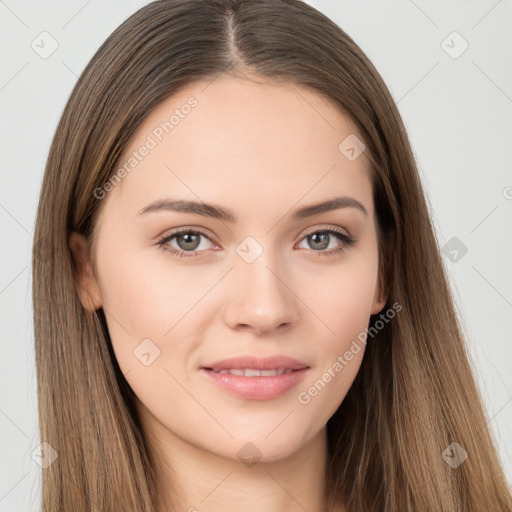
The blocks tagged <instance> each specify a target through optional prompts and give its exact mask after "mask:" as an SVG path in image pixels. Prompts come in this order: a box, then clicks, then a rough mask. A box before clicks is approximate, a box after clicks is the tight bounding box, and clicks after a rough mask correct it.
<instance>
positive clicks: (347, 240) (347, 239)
mask: <svg viewBox="0 0 512 512" xmlns="http://www.w3.org/2000/svg"><path fill="white" fill-rule="evenodd" d="M184 233H185V234H187V233H192V234H197V235H202V236H204V237H205V238H207V239H208V240H210V242H212V240H211V238H210V237H209V236H208V235H207V234H206V233H204V232H203V231H201V230H200V229H191V228H183V229H179V230H177V231H174V232H172V233H170V234H169V235H162V238H161V239H160V240H159V241H158V245H159V246H160V247H161V248H162V249H163V250H164V251H169V252H170V253H172V254H174V255H176V256H179V257H181V258H197V257H201V255H202V254H201V253H203V252H205V251H198V252H195V251H194V252H191V251H180V250H177V249H176V248H174V247H166V244H167V243H168V242H170V241H171V240H172V239H173V238H174V237H176V236H178V235H181V234H184ZM317 233H328V234H330V235H334V236H335V237H336V238H337V239H338V240H340V241H341V242H343V244H344V245H342V246H341V247H338V248H337V249H330V250H328V251H312V252H313V253H314V254H315V255H316V256H319V257H324V256H331V255H334V254H340V253H342V252H344V251H345V250H346V249H348V248H350V247H351V246H352V245H353V244H354V243H355V242H356V241H357V240H356V239H355V238H352V237H351V236H348V235H346V234H344V233H342V232H341V231H338V230H337V229H334V228H329V229H319V230H316V231H312V232H311V233H307V234H306V235H304V236H303V237H302V238H301V240H300V241H302V240H304V238H306V237H308V236H311V235H315V234H317Z"/></svg>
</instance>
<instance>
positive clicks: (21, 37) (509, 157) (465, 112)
mask: <svg viewBox="0 0 512 512" xmlns="http://www.w3.org/2000/svg"><path fill="white" fill-rule="evenodd" d="M146 3H148V2H147V1H144V0H128V1H127V0H123V1H112V0H110V1H99V0H89V1H87V0H72V1H70V0H66V1H58V2H57V1H45V2H40V1H23V0H17V1H16V0H5V1H4V0H0V48H1V65H0V109H1V115H0V150H1V151H0V158H1V160H0V170H1V184H0V223H1V224H0V225H1V240H2V251H1V252H0V258H1V261H0V269H1V274H0V310H1V314H2V317H1V326H2V327H1V333H2V337H1V348H2V351H1V354H2V357H1V358H0V379H1V386H0V432H1V438H0V452H1V468H0V512H3V511H9V512H11V511H14V510H16V511H18V512H22V511H36V510H38V509H39V504H40V499H39V493H40V473H41V468H40V466H39V465H38V464H37V463H36V462H35V461H34V460H33V458H32V453H33V451H34V450H35V449H36V447H37V446H38V444H39V442H40V440H39V437H38V436H39V433H38V423H37V422H38V419H37V390H36V373H35V365H34V347H33V331H32V302H31V286H32V281H31V245H32V237H33V226H34V219H35V211H36V206H37V201H38V194H39V189H40V185H41V179H42V175H43V169H44V164H45V160H46V157H47V155H48V149H49V145H50V141H51V138H52V137H53V133H54V130H55V128H56V125H57V121H58V119H59V117H60V115H61V112H62V109H63V107H64V105H65V103H66V101H67V98H68V96H69V94H70V92H71V89H72V87H73V86H74V84H75V82H76V80H77V77H78V75H79V74H80V73H81V71H82V69H83V68H84V67H85V65H86V64H87V62H88V61H89V60H90V58H91V57H92V55H93V54H94V52H95V51H96V49H97V48H98V47H99V46H100V44H101V43H102V42H103V41H104V40H105V39H106V38H107V36H108V35H109V34H110V33H111V32H112V31H113V30H114V29H115V28H116V27H117V26H118V25H119V24H120V23H121V22H123V21H124V20H125V19H126V18H127V17H128V16H129V15H130V14H132V13H133V12H135V11H136V10H137V9H138V8H140V7H142V6H143V5H145V4H146ZM308 3H310V4H311V5H313V6H314V7H316V8H317V9H319V10H320V11H322V12H323V13H324V14H326V15H327V16H329V17H330V18H331V19H333V20H334V21H335V22H336V23H337V24H338V25H340V26H341V28H343V29H344V30H345V31H346V32H347V33H348V34H349V35H350V36H351V37H352V38H353V39H354V40H355V41H356V43H357V44H359V46H361V48H362V49H363V51H364V52H365V53H366V54H367V55H368V57H369V58H370V59H371V60H372V62H373V63H374V64H375V66H376V68H377V69H378V71H379V72H380V73H381V75H382V77H383V78H384V81H385V82H386V84H387V85H388V87H389V88H390V90H391V93H392V95H393V97H394V98H395V100H396V101H397V103H398V107H399V109H400V112H401V114H402V116H403V119H404V122H405V125H406V127H407V130H408V132H409V136H410V139H411V142H412V145H413V149H414V151H415V155H416V158H417V161H418V165H419V168H420V172H421V176H422V179H423V182H424V184H425V190H426V193H427V195H428V200H429V204H430V206H431V209H432V215H433V218H434V222H435V225H436V233H437V236H438V239H439V241H440V243H441V244H442V246H443V247H445V249H444V251H443V252H444V257H443V260H444V262H445V265H446V269H447V272H448V275H449V277H450V281H451V284H452V287H453V290H454V293H455V296H456V300H457V307H458V310H459V314H460V317H461V320H462V323H463V327H464V329H465V331H466V333H467V337H468V345H469V349H470V354H471V359H472V364H473V367H474V368H475V372H476V375H477V379H478V384H479V386H480V389H481V392H482V395H483V397H484V400H485V405H486V409H487V415H488V419H489V425H490V427H491V429H492V432H493V435H494V436H495V439H496V443H497V446H498V448H499V453H500V456H501V458H502V461H503V464H504V466H505V469H506V471H507V476H508V478H509V479H510V480H511V481H512V339H511V335H510V332H511V331H512V265H511V263H512V222H511V221H512V169H511V162H512V58H511V57H512V1H511V0H500V1H496V0H485V1H484V0H481V1H467V0H466V1H450V2H447V1H443V2H441V1H427V0H421V1H420V0H416V1H412V0H396V1H382V0H378V1H368V0H367V1H363V0H359V1H346V0H340V1H335V0H310V1H309V2H308ZM43 32H46V33H47V34H43V35H41V33H43ZM41 38H46V39H45V41H47V44H45V48H46V50H47V51H50V50H52V46H51V45H52V44H53V45H54V46H55V45H58V46H57V47H56V48H55V50H54V51H53V53H52V54H51V55H49V56H46V55H41V49H40V48H39V49H38V51H36V49H34V47H35V48H37V44H36V43H37V41H40V39H41ZM53 41H55V42H53ZM39 46H42V45H41V43H39ZM70 341H71V340H70ZM55 363H56V364H57V361H56V362H55ZM454 441H456V440H454ZM469 457H471V454H469Z"/></svg>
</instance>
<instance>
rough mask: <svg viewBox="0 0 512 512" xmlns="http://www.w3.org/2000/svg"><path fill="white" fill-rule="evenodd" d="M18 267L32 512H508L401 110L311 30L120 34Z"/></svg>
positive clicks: (319, 26)
mask: <svg viewBox="0 0 512 512" xmlns="http://www.w3.org/2000/svg"><path fill="white" fill-rule="evenodd" d="M34 247H35V249H34V267H33V272H34V289H33V301H34V325H35V339H36V356H37V373H38V390H39V414H40V429H41V440H42V441H44V442H45V443H47V445H44V446H47V447H48V453H49V454H50V456H49V457H50V459H51V460H49V462H48V464H47V467H46V468H45V469H44V470H43V510H45V511H50V510H51V511H60V510H62V511H64V510H75V511H86V510H101V511H107V510H108V511H111V510H112V511H113V510H123V511H127V510H133V511H147V512H149V511H156V512H163V511H167V510H168V511H176V510H190V511H192V510H211V511H214V510H215V511H216V510H223V511H229V510H233V509H235V508H236V509H239V508H240V506H243V507H244V510H246V511H249V510H275V511H277V510H288V511H294V510H311V511H313V510H315V511H316V510H332V511H345V512H360V511H361V512H362V511H373V510H379V511H386V512H391V511H400V512H402V511H411V512H412V511H426V510H428V511H431V510H439V511H456V510H464V511H475V512H476V511H479V512H480V511H481V510H496V511H508V510H511V509H512V498H511V494H510V490H509V488H508V486H507V482H506V479H505V477H504V475H503V472H502V469H501V467H500V464H499V460H498V457H497V454H496V451H495V448H494V446H493V443H492V440H491V437H490V434H489V430H488V427H487V425H486V418H485V415H484V412H483V407H482V403H481V401H480V397H479V394H478V391H477V388H476V385H475V381H474V378H473V376H472V371H471V368H470V366H469V364H468V358H467V355H466V351H465V346H464V342H463V339H462V336H461V331H460V327H459V324H458V320H457V318H456V315H455V312H454V307H453V303H452V298H451V295H450V291H449V287H448V283H447V280H446V277H445V274H444V271H443V266H442V262H441V258H440V253H439V248H438V245H437V242H436V239H435V236H434V232H433V229H432V225H431V221H430V218H429V212H428V208H427V205H426V201H425V197H424V193H423V190H422V186H421V182H420V179H419V177H418V171H417V168H416V164H415V161H414V157H413V154H412V152H411V148H410V144H409V141H408V138H407V134H406V131H405V129H404V126H403V123H402V121H401V119H400V116H399V113H398V110H397V108H396V106H395V104H394V103H393V100H392V97H391V95H390V93H389V91H388V89H387V87H386V86H385V84H384V83H383V81H382V79H381V78H380V76H379V75H378V73H377V71H376V70H375V68H374V67H373V65H372V64H371V63H370V61H369V60H368V58H367V57H366V56H365V55H364V54H363V52H362V51H361V49H360V48H359V47H358V46H357V45H356V44H355V43H354V42H353V41H352V40H351V39H350V37H349V36H348V35H347V34H345V33H344V32H343V31H342V30H341V29H340V28H339V27H338V26H336V25H335V24H334V23H333V22H331V21H330V20H328V19H327V18H326V17H325V16H323V15H322V14H320V13H319V12H318V11H316V10H315V9H313V8H312V7H310V6H308V5H306V4H304V3H302V2H300V1H297V0H279V1H275V0H257V1H252V2H243V1H241V0H214V1H211V0H210V1H207V0H161V1H157V2H153V3H150V4H149V5H147V6H145V7H143V8H142V9H140V10H139V11H138V12H136V13H135V14H134V15H133V16H131V17H130V18H129V19H128V20H126V21H125V22H124V23H123V24H122V25H121V26H120V27H119V28H118V29H117V30H116V31H114V33H113V34H112V35H111V36H110V37H109V38H108V39H107V40H106V41H105V43H104V44H103V45H102V46H101V48H100V49H99V50H98V51H97V53H96V54H95V55H94V57H93V58H92V60H91V62H90V63H89V65H88V66H87V67H86V69H85V70H84V72H83V73H82V76H81V77H80V79H79V81H78V83H77V85H76V87H75V89H74V90H73V92H72V94H71V97H70V99H69V101H68V103H67V105H66V108H65V110H64V113H63V115H62V118H61V120H60V123H59V125H58V128H57V131H56V134H55V137H54V140H53V142H52V146H51V148H50V153H49V157H48V162H47V166H46V170H45V176H44V181H43V185H42V190H41V197H40V203H39V209H38V214H37V222H36V231H35V239H34ZM52 450H54V452H53V451H52ZM57 455H58V456H57Z"/></svg>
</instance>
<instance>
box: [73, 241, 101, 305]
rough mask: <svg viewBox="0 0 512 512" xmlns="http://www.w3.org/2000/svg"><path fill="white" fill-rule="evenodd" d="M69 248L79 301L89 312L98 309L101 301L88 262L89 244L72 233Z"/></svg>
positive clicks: (91, 268)
mask: <svg viewBox="0 0 512 512" xmlns="http://www.w3.org/2000/svg"><path fill="white" fill-rule="evenodd" d="M69 248H70V250H71V253H72V255H73V260H74V263H75V282H76V290H77V293H78V295H79V297H80V301H81V303H82V305H83V307H84V308H85V309H87V310H89V311H94V310H96V309H99V308H100V307H101V306H102V304H103V301H102V297H101V291H100V287H99V285H98V281H97V279H96V276H95V275H94V269H93V267H92V264H91V260H90V254H89V242H88V240H87V238H86V237H85V236H84V235H82V234H80V233H77V232H76V231H74V232H73V233H71V236H70V238H69Z"/></svg>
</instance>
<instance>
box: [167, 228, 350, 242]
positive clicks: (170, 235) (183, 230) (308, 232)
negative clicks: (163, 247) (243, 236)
mask: <svg viewBox="0 0 512 512" xmlns="http://www.w3.org/2000/svg"><path fill="white" fill-rule="evenodd" d="M330 230H332V231H334V232H336V233H337V234H341V235H344V236H346V237H348V238H353V237H352V235H351V234H350V232H349V231H348V230H347V229H346V228H341V227H339V226H329V225H327V224H325V225H321V226H316V227H312V228H311V229H309V230H306V232H305V233H304V234H303V235H302V237H301V238H300V239H299V241H301V240H303V239H304V238H305V237H306V236H309V235H312V234H313V233H316V232H319V231H320V232H321V231H330ZM338 230H345V231H346V233H341V232H339V231H338ZM186 232H193V233H198V234H200V235H202V236H204V237H206V238H208V239H209V240H210V241H211V242H213V243H215V244H219V242H217V239H216V237H215V236H212V235H210V234H209V233H208V230H205V229H203V228H199V227H194V226H184V227H182V228H176V230H171V231H170V232H168V233H164V234H163V235H161V236H160V237H159V239H160V241H162V240H165V239H170V238H174V237H175V236H177V235H179V234H181V233H186Z"/></svg>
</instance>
